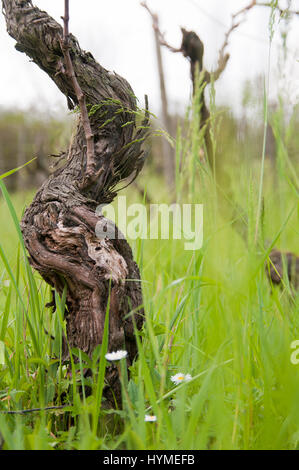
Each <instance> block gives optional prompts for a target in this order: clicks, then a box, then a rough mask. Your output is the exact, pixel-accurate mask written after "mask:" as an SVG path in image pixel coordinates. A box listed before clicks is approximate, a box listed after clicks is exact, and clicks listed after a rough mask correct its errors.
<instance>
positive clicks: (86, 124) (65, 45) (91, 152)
mask: <svg viewBox="0 0 299 470" xmlns="http://www.w3.org/2000/svg"><path fill="white" fill-rule="evenodd" d="M62 19H63V25H64V27H63V38H62V39H61V40H60V44H61V50H62V52H63V56H64V60H65V66H66V71H65V73H66V75H68V77H69V78H70V80H71V82H72V85H73V88H74V92H75V94H76V97H77V100H78V103H79V106H80V111H81V116H82V125H83V128H84V133H85V138H86V170H85V175H84V180H83V187H84V186H88V184H89V183H91V182H92V181H94V180H95V179H96V178H97V177H98V176H99V174H96V162H95V149H94V139H93V137H94V136H93V133H92V130H91V125H90V121H89V117H88V111H87V106H86V100H85V95H84V93H83V92H82V90H81V87H80V85H79V83H78V80H77V77H76V74H75V71H74V67H73V63H72V59H71V56H70V50H69V49H70V45H69V19H70V15H69V0H64V16H63V17H62ZM62 70H63V69H62ZM91 180H92V181H91Z"/></svg>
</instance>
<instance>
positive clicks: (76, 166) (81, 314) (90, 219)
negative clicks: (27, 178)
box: [2, 0, 148, 401]
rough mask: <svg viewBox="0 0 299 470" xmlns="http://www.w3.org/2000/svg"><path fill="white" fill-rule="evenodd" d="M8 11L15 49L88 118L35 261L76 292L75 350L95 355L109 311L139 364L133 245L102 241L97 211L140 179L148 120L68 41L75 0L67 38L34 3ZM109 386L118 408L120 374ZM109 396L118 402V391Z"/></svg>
mask: <svg viewBox="0 0 299 470" xmlns="http://www.w3.org/2000/svg"><path fill="white" fill-rule="evenodd" d="M2 6H3V12H4V15H5V19H6V24H7V30H8V33H9V34H10V35H11V36H12V37H13V38H14V39H15V40H16V49H17V50H19V51H20V52H25V53H26V54H27V55H28V56H29V57H30V58H31V59H32V61H33V62H35V63H36V64H37V65H38V66H39V67H40V68H41V69H42V70H44V71H45V72H46V73H47V74H48V75H49V77H50V78H51V79H52V80H53V81H54V82H55V84H56V85H57V86H58V88H59V89H60V90H61V92H62V93H63V94H64V95H65V96H66V98H67V102H68V106H69V108H70V109H74V108H75V107H79V109H80V115H79V118H78V123H77V129H76V132H75V134H74V136H73V138H72V141H71V142H70V145H69V148H68V150H67V151H66V152H65V155H66V163H65V164H64V165H63V166H62V167H61V168H59V169H58V170H57V171H55V172H54V173H53V174H52V175H51V176H50V177H49V179H48V180H47V181H46V182H45V183H44V184H43V185H42V187H41V188H40V190H39V191H38V192H37V194H36V196H35V198H34V200H33V202H32V204H31V205H30V207H29V208H28V209H27V210H26V212H25V214H24V217H23V220H22V223H21V228H22V232H23V236H24V241H25V244H26V247H27V249H28V252H29V259H30V262H31V264H32V266H33V267H34V268H35V269H37V270H38V272H39V273H40V274H41V276H42V277H43V278H44V279H45V280H46V281H47V282H48V283H49V284H50V285H51V286H52V287H53V288H54V289H55V290H57V292H58V293H59V294H62V292H63V291H64V289H65V288H66V290H67V294H66V306H67V312H66V324H67V336H68V343H69V346H70V347H77V348H79V349H81V350H83V351H85V352H86V353H88V354H91V353H92V351H93V350H94V348H95V347H96V346H97V345H98V344H99V343H101V342H102V335H103V328H104V321H105V313H106V310H107V308H108V307H109V350H117V349H123V348H126V349H127V350H128V353H129V354H128V362H129V364H130V363H132V361H133V359H134V357H135V355H136V351H137V348H136V342H135V336H134V325H133V318H135V322H136V327H137V328H140V327H141V325H142V323H143V310H142V307H141V306H142V293H141V284H140V275H139V269H138V266H137V265H136V263H135V262H134V260H133V255H132V251H131V248H130V247H129V245H128V243H127V242H126V240H125V239H115V240H110V239H107V238H102V239H98V238H97V237H96V234H95V228H96V225H97V223H100V227H102V229H103V231H105V229H106V230H107V224H108V221H107V220H106V219H105V218H104V217H103V216H102V215H99V216H97V215H96V208H97V206H98V205H99V204H107V203H110V202H111V201H112V200H113V199H114V198H115V196H116V194H117V192H116V191H117V187H118V184H119V183H120V182H121V181H122V180H127V179H128V178H130V180H129V181H131V180H132V179H134V178H135V177H136V176H137V175H138V173H139V172H140V170H141V168H142V166H143V163H144V153H143V151H142V148H141V146H142V143H143V141H144V139H145V137H146V135H147V131H148V126H147V124H148V113H147V112H146V113H145V114H146V116H145V118H144V121H143V123H142V125H141V126H138V125H137V123H136V111H137V108H136V101H135V96H134V93H133V91H132V89H131V87H130V85H129V83H128V82H127V81H126V80H125V79H124V78H122V77H120V76H119V75H117V74H115V73H110V72H109V71H108V70H106V69H105V68H104V67H103V66H101V65H100V64H99V63H97V62H96V60H95V59H94V57H93V56H92V54H90V53H89V52H85V51H83V50H82V49H81V48H80V46H79V44H78V41H77V40H76V38H75V37H74V36H73V35H71V34H69V31H68V1H67V0H66V2H65V15H64V29H63V28H62V27H61V26H60V25H59V24H58V23H57V22H56V21H55V20H54V19H53V18H51V17H50V16H49V15H48V14H47V13H46V12H43V11H41V10H39V9H38V8H36V7H34V6H33V4H32V2H31V1H30V0H2ZM87 110H88V111H89V113H88V112H87ZM116 231H117V229H116ZM131 311H133V312H134V315H131V316H127V315H128V314H129V313H130V312H131ZM63 358H64V359H67V358H68V349H67V347H66V343H65V344H64V357H63ZM106 379H107V382H108V384H109V385H110V387H112V388H114V394H115V395H116V399H117V400H118V401H119V399H120V388H119V381H118V380H117V379H118V373H117V369H116V368H115V367H114V366H113V365H112V366H111V367H109V368H108V369H107V374H106ZM106 397H108V398H110V399H111V401H112V395H111V393H110V392H109V389H108V390H107V391H106Z"/></svg>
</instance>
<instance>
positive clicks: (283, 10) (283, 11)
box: [256, 2, 299, 16]
mask: <svg viewBox="0 0 299 470" xmlns="http://www.w3.org/2000/svg"><path fill="white" fill-rule="evenodd" d="M256 6H257V7H268V8H275V9H276V10H278V11H279V13H280V16H284V15H299V10H290V9H289V8H282V7H280V6H279V5H278V4H277V5H276V6H275V5H274V6H273V5H272V4H271V3H269V2H262V3H256Z"/></svg>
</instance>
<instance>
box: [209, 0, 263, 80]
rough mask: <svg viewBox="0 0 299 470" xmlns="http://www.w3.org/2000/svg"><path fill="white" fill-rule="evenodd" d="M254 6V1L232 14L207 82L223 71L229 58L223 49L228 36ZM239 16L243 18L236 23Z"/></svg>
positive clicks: (226, 44)
mask: <svg viewBox="0 0 299 470" xmlns="http://www.w3.org/2000/svg"><path fill="white" fill-rule="evenodd" d="M255 5H256V0H252V1H251V2H250V3H249V4H248V5H247V6H246V7H244V8H242V9H241V10H239V11H237V12H236V13H233V14H232V21H231V26H230V28H229V30H228V31H227V32H226V33H225V36H224V42H223V44H222V47H221V49H220V50H219V58H218V67H217V69H216V70H215V71H214V72H212V74H210V76H207V78H208V80H207V81H208V82H210V81H211V75H212V76H213V80H214V81H216V80H218V78H219V77H220V76H221V74H222V72H223V71H224V70H225V67H226V64H227V62H228V60H229V57H230V56H229V54H225V49H226V48H227V46H228V43H229V39H230V36H231V34H232V33H233V32H234V31H235V30H236V29H237V28H238V27H239V26H240V24H241V23H243V22H244V21H245V13H247V12H248V11H249V10H251V8H253V7H254V6H255ZM241 15H244V16H243V18H241V19H240V20H238V21H237V19H238V18H239V17H240V16H241Z"/></svg>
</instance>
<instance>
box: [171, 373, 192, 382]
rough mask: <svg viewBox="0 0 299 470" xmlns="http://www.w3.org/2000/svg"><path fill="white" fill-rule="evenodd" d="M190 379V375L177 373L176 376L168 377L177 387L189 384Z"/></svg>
mask: <svg viewBox="0 0 299 470" xmlns="http://www.w3.org/2000/svg"><path fill="white" fill-rule="evenodd" d="M191 379H192V376H191V375H190V374H186V375H185V374H182V373H181V372H179V373H178V374H175V375H172V376H171V377H170V380H171V381H172V382H173V383H174V384H175V385H179V384H181V383H183V382H189V381H190V380H191Z"/></svg>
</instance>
